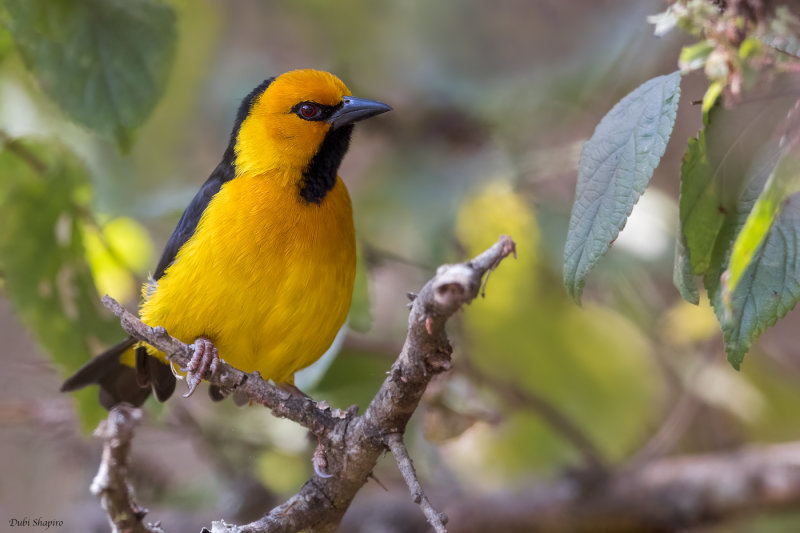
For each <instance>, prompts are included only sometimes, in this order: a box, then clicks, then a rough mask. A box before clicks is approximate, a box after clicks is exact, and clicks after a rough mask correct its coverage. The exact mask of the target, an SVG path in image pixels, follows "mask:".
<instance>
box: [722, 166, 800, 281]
mask: <svg viewBox="0 0 800 533" xmlns="http://www.w3.org/2000/svg"><path fill="white" fill-rule="evenodd" d="M799 183H800V160H798V157H797V155H796V154H790V155H788V156H787V157H784V158H782V159H781V161H780V162H779V163H778V165H777V166H776V167H775V170H774V171H773V172H772V174H771V175H770V177H769V179H768V180H767V183H766V184H765V185H764V190H763V191H762V192H761V195H760V196H759V197H758V200H757V201H756V203H755V205H754V206H753V209H752V210H751V211H750V214H749V215H748V216H747V220H746V221H745V224H744V227H743V228H742V230H741V231H740V232H739V235H738V236H737V237H736V241H735V242H734V244H733V251H732V253H731V260H730V264H729V266H728V270H727V272H728V273H729V277H728V282H727V286H726V287H724V290H725V291H726V292H731V293H732V292H735V291H736V286H737V284H738V283H739V280H740V279H741V277H742V274H744V271H745V269H746V268H747V267H748V265H750V263H751V262H752V261H753V260H754V259H755V253H756V250H758V248H759V246H761V244H762V242H764V239H765V238H766V237H767V234H768V233H769V231H770V229H771V228H772V224H773V222H774V221H775V217H776V216H777V215H778V211H779V210H780V209H781V204H782V203H783V201H784V200H785V199H786V198H787V197H788V196H790V195H791V194H794V193H795V192H797V190H798V184H799ZM723 296H725V295H723Z"/></svg>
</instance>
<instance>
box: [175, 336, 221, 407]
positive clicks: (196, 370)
mask: <svg viewBox="0 0 800 533" xmlns="http://www.w3.org/2000/svg"><path fill="white" fill-rule="evenodd" d="M193 346H194V354H193V355H192V359H191V360H190V361H189V365H188V366H187V367H186V368H185V369H184V370H185V372H186V384H187V385H188V386H189V390H188V391H187V392H186V394H184V395H183V397H184V398H188V397H189V396H191V395H192V394H193V393H194V391H195V389H197V386H198V385H199V384H200V382H201V381H202V380H203V376H204V375H205V374H206V373H208V375H213V374H214V372H216V370H217V365H218V364H219V355H218V354H217V347H216V346H214V343H212V342H211V341H210V340H208V339H206V338H203V337H199V338H198V339H197V340H195V341H194V345H193Z"/></svg>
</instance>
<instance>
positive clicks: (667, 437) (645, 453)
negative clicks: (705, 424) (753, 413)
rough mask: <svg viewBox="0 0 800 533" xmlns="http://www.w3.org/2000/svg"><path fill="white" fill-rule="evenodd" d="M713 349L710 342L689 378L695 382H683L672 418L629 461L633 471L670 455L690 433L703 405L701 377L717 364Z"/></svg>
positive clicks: (668, 416) (666, 420)
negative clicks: (698, 387)
mask: <svg viewBox="0 0 800 533" xmlns="http://www.w3.org/2000/svg"><path fill="white" fill-rule="evenodd" d="M712 342H713V341H712ZM711 346H712V344H711V342H710V343H709V346H708V348H707V349H706V352H705V354H704V356H703V357H702V358H701V359H700V361H698V363H697V364H696V365H695V368H694V369H693V371H692V372H691V377H690V378H689V379H690V380H691V381H690V382H688V383H684V382H681V381H679V383H680V386H681V393H680V396H679V397H678V399H677V401H675V403H674V407H673V408H672V409H671V410H670V411H669V414H667V416H666V417H665V418H664V422H663V423H662V424H661V426H660V427H659V428H658V430H657V431H656V432H655V433H654V434H653V436H652V437H650V438H649V439H648V440H647V442H645V444H644V445H643V446H642V447H641V448H640V449H639V451H638V452H636V453H635V454H634V455H633V457H632V458H631V459H630V461H628V466H629V467H633V466H636V465H640V464H643V463H645V462H647V461H651V460H653V459H656V458H658V457H661V456H663V455H665V454H667V453H669V452H670V451H671V450H672V449H673V448H674V447H675V445H676V444H678V442H679V441H680V440H681V438H682V437H683V435H684V434H685V433H686V430H687V429H689V426H690V425H691V423H692V421H693V420H694V418H695V416H696V415H697V411H698V409H699V408H700V406H701V405H702V401H701V400H700V398H698V397H697V393H696V392H695V391H694V388H695V386H696V381H697V376H700V375H701V374H702V373H703V372H704V371H705V370H706V368H708V366H709V365H711V364H712V363H713V361H714V358H715V356H716V355H717V353H716V352H715V351H714V350H712V349H711Z"/></svg>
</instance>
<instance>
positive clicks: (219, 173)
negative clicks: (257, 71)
mask: <svg viewBox="0 0 800 533" xmlns="http://www.w3.org/2000/svg"><path fill="white" fill-rule="evenodd" d="M274 79H275V78H269V79H266V80H264V81H263V82H261V84H260V85H259V86H258V87H256V88H255V89H253V90H252V91H251V92H250V94H248V95H247V96H246V97H245V98H244V100H242V103H241V105H240V106H239V111H238V112H237V113H236V121H235V122H234V124H233V130H232V131H231V138H230V141H229V143H228V147H227V148H226V149H225V153H224V154H223V156H222V161H221V162H220V164H219V165H217V168H215V169H214V172H212V173H211V176H210V177H209V178H208V179H207V180H206V182H205V183H204V184H203V186H202V187H200V190H199V191H197V194H196V195H195V196H194V198H192V201H191V202H189V206H188V207H187V208H186V210H185V211H184V212H183V214H182V215H181V219H180V220H179V221H178V225H177V226H176V227H175V231H173V232H172V235H171V236H170V238H169V240H168V241H167V245H166V246H165V247H164V251H163V252H162V253H161V259H160V260H159V261H158V266H157V267H156V272H155V274H153V279H156V280H158V279H160V278H161V276H163V275H164V271H165V270H166V269H167V267H169V266H170V265H171V264H172V262H173V261H175V256H176V255H177V254H178V250H180V249H181V246H183V245H184V244H186V241H188V240H189V238H190V237H191V236H192V235H194V230H195V229H197V224H198V222H200V217H201V216H202V215H203V211H205V209H206V207H207V206H208V203H209V202H210V201H211V199H212V198H213V197H214V195H215V194H217V193H218V192H219V190H220V188H222V185H224V184H225V182H227V181H230V180H232V179H233V178H234V177H235V176H236V167H235V163H236V152H235V151H234V147H235V146H236V138H237V137H238V136H239V129H240V128H241V126H242V122H244V119H246V118H247V115H248V113H250V108H251V107H252V106H253V104H254V103H255V101H256V99H257V98H258V97H259V96H261V94H262V93H263V92H264V91H265V90H266V89H267V87H269V84H270V83H272V81H273V80H274Z"/></svg>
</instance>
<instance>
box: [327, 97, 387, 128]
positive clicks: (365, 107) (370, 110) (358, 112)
mask: <svg viewBox="0 0 800 533" xmlns="http://www.w3.org/2000/svg"><path fill="white" fill-rule="evenodd" d="M391 110H392V108H391V107H389V106H388V105H386V104H382V103H381V102H376V101H374V100H367V99H365V98H356V97H355V96H345V97H344V98H342V105H341V107H340V108H339V109H337V110H336V111H335V112H334V113H333V115H331V116H330V117H328V122H330V124H331V130H336V129H339V128H341V127H342V126H347V125H348V124H353V123H354V122H358V121H359V120H364V119H366V118H369V117H374V116H375V115H380V114H381V113H386V112H387V111H391Z"/></svg>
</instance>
